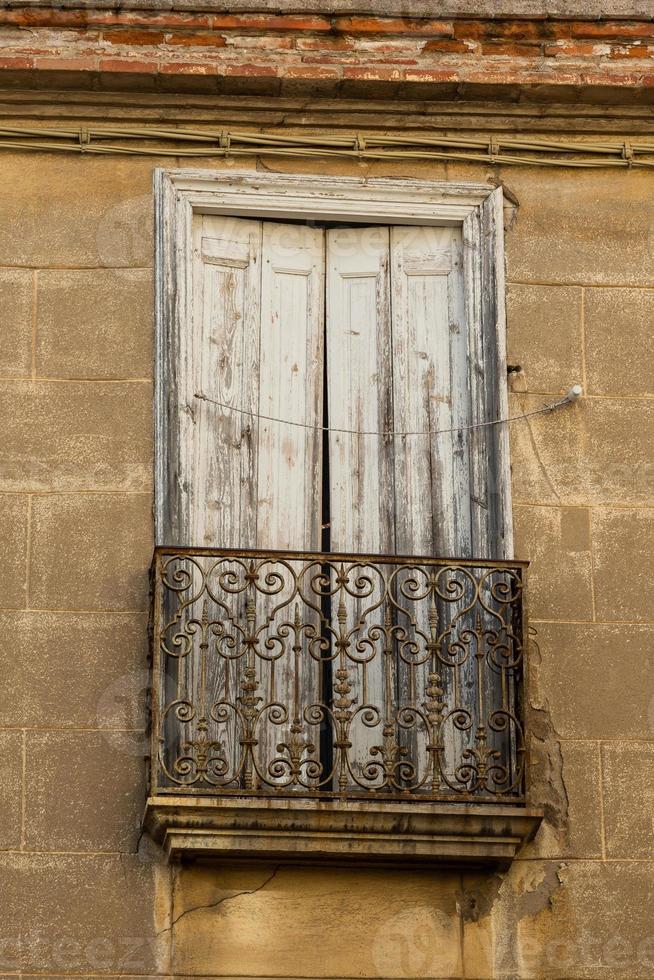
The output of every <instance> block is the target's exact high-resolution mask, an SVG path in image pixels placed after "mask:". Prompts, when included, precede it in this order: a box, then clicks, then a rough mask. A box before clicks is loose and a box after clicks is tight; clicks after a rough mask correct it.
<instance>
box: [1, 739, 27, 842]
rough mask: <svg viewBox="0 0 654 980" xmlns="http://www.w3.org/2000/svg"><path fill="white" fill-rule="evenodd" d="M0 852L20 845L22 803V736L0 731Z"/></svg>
mask: <svg viewBox="0 0 654 980" xmlns="http://www.w3.org/2000/svg"><path fill="white" fill-rule="evenodd" d="M0 758H1V759H2V780H1V781H0V850H10V849H11V850H18V849H19V848H20V846H21V830H22V803H23V733H22V732H3V731H0Z"/></svg>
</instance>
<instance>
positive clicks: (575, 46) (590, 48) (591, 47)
mask: <svg viewBox="0 0 654 980" xmlns="http://www.w3.org/2000/svg"><path fill="white" fill-rule="evenodd" d="M606 53H607V49H606V48H605V47H604V46H603V45H598V44H585V43H584V42H583V41H576V42H572V41H559V42H558V43H557V44H546V45H545V47H544V48H543V54H544V55H545V56H546V57H547V58H558V57H561V58H586V57H591V58H594V57H596V56H598V55H601V54H606Z"/></svg>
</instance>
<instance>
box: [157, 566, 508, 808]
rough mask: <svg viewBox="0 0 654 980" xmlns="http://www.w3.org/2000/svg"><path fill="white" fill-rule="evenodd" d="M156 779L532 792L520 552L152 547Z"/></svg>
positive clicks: (275, 791)
mask: <svg viewBox="0 0 654 980" xmlns="http://www.w3.org/2000/svg"><path fill="white" fill-rule="evenodd" d="M152 574H153V600H154V604H153V624H152V625H153V630H152V633H153V710H152V765H151V773H152V791H153V792H154V793H157V794H162V793H163V794H165V793H173V794H176V795H183V794H200V795H205V796H206V795H223V794H236V795H240V796H286V797H288V796H299V797H308V798H331V799H338V798H341V799H362V798H363V799H368V800H371V799H380V800H382V799H383V800H387V801H388V800H402V801H404V802H406V801H407V800H410V799H411V798H416V799H419V800H421V801H426V800H439V801H444V800H459V801H468V802H470V801H475V802H495V803H497V802H502V801H504V802H512V803H518V802H523V801H524V769H525V764H524V763H525V760H524V754H525V740H524V721H523V651H524V648H525V639H526V631H527V624H526V622H525V618H524V611H523V591H524V584H525V574H526V566H525V564H524V563H521V562H486V561H461V562H453V561H440V560H436V559H430V558H404V557H374V556H362V555H326V554H300V553H281V552H261V551H256V552H255V551H251V552H247V551H231V550H213V549H169V548H159V549H157V551H156V553H155V557H154V562H153V573H152Z"/></svg>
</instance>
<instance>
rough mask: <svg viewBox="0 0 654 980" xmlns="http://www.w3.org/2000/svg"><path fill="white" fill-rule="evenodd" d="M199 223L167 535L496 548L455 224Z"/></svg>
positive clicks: (272, 542)
mask: <svg viewBox="0 0 654 980" xmlns="http://www.w3.org/2000/svg"><path fill="white" fill-rule="evenodd" d="M193 220H194V223H193V231H192V242H193V255H192V262H191V263H190V268H189V266H187V268H189V272H190V277H189V278H190V279H191V281H190V282H189V283H187V287H186V288H187V289H188V288H189V287H190V291H191V305H190V310H191V316H190V322H188V329H187V330H185V331H184V332H183V333H182V334H181V335H180V336H179V337H178V339H177V344H178V348H177V349H175V350H173V351H171V355H172V356H173V357H175V359H176V368H175V375H176V378H177V390H176V392H175V397H176V399H177V404H178V406H179V408H178V412H177V419H178V422H177V424H178V433H177V439H176V440H175V441H176V446H177V459H176V461H175V463H176V479H175V488H176V489H175V494H174V498H175V499H174V501H170V503H171V504H172V505H173V506H172V510H171V517H170V521H169V527H170V530H171V536H172V540H170V541H168V542H167V543H170V544H179V545H189V546H195V547H203V546H206V547H211V546H214V547H225V548H265V549H282V550H284V549H289V550H299V551H317V550H319V549H320V547H321V541H324V539H323V537H322V533H321V532H322V527H321V525H322V524H323V523H325V520H324V515H325V514H326V513H327V514H328V523H329V525H330V527H329V545H330V549H331V550H332V551H347V552H364V553H373V554H375V553H386V554H398V555H401V554H417V555H419V554H425V555H441V556H452V557H461V558H464V557H470V556H472V555H474V556H476V557H486V556H492V557H504V542H503V539H502V535H501V533H500V534H499V535H498V533H497V530H496V529H497V528H498V527H499V526H501V520H499V521H498V520H497V519H496V512H498V511H502V510H503V501H502V500H501V497H502V493H503V490H504V487H503V486H501V485H498V475H497V472H495V471H494V469H493V467H492V466H489V459H490V458H491V457H492V455H493V439H494V435H493V430H492V427H488V428H481V429H477V430H470V429H466V428H465V427H466V426H470V425H471V424H472V423H475V422H479V421H488V420H489V414H490V415H492V413H493V412H494V411H495V406H496V405H497V398H496V397H495V395H496V391H497V387H498V385H499V379H498V378H497V377H491V378H489V377H488V376H487V372H486V371H485V369H484V364H485V363H488V357H487V356H486V355H485V353H484V351H483V349H482V348H483V343H484V340H483V337H482V336H480V335H479V334H478V333H476V332H475V331H471V329H470V320H471V311H470V310H466V308H465V302H464V295H465V290H464V274H465V273H464V255H463V243H462V234H461V228H460V226H457V227H422V226H421V227H417V226H390V227H389V226H370V227H364V226H358V225H354V226H351V227H346V228H344V227H335V228H321V227H314V226H310V225H308V224H300V223H297V224H294V223H277V222H272V221H258V220H249V219H242V218H233V217H224V216H215V215H199V214H198V215H195V216H194V219H193ZM472 312H474V311H472ZM225 406H229V407H225ZM259 416H268V417H270V418H272V419H275V420H277V419H282V420H285V421H284V422H279V421H269V420H267V419H265V418H259ZM290 423H295V424H290ZM325 425H328V426H329V429H330V431H329V434H328V436H327V437H326V438H325V437H324V434H323V431H322V429H321V427H322V426H325ZM458 427H461V428H458ZM339 430H344V431H339ZM389 433H394V434H389ZM325 495H327V496H328V500H327V501H326V500H325Z"/></svg>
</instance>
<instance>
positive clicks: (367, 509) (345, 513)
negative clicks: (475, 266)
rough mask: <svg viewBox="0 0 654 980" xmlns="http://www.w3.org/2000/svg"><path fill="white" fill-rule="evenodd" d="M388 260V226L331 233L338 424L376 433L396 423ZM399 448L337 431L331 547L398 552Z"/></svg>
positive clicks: (332, 408) (330, 380)
mask: <svg viewBox="0 0 654 980" xmlns="http://www.w3.org/2000/svg"><path fill="white" fill-rule="evenodd" d="M388 263H389V229H388V228H383V227H379V228H344V229H335V230H332V231H329V232H328V233H327V387H328V405H329V426H330V428H332V429H346V430H352V431H354V432H357V433H366V432H368V433H377V432H380V431H384V430H388V429H391V428H392V427H393V426H392V423H393V408H392V405H393V402H392V399H393V387H392V370H391V368H392V365H391V356H392V355H391V317H390V294H389V275H388V271H389V270H388ZM392 454H393V444H392V440H391V439H384V438H383V437H380V436H377V435H374V434H373V435H364V434H362V435H352V434H350V433H349V432H331V433H330V435H329V477H330V479H329V495H330V500H329V503H330V523H331V535H330V540H331V549H332V551H354V552H369V553H373V554H375V553H377V554H379V553H390V552H392V551H393V548H394V534H393V512H394V499H393V464H392V459H393V455H392Z"/></svg>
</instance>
